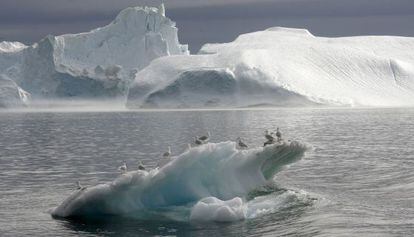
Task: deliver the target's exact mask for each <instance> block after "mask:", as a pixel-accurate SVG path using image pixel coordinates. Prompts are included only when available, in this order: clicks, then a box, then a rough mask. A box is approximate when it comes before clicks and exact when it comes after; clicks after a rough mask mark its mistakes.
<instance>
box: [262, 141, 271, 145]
mask: <svg viewBox="0 0 414 237" xmlns="http://www.w3.org/2000/svg"><path fill="white" fill-rule="evenodd" d="M272 144H273V140H272V141H270V140H267V141H265V143H264V144H263V146H267V145H272Z"/></svg>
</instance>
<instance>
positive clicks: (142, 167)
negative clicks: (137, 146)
mask: <svg viewBox="0 0 414 237" xmlns="http://www.w3.org/2000/svg"><path fill="white" fill-rule="evenodd" d="M138 170H145V166H144V164H142V161H139V164H138Z"/></svg>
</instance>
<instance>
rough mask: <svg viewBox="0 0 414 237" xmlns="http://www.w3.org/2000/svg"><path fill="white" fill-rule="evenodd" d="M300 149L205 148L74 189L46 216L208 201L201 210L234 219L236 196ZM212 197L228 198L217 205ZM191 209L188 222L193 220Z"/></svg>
mask: <svg viewBox="0 0 414 237" xmlns="http://www.w3.org/2000/svg"><path fill="white" fill-rule="evenodd" d="M305 150H306V147H305V146H304V145H303V144H300V143H298V142H292V143H284V144H279V145H272V146H267V147H265V148H253V149H249V150H237V149H236V144H235V143H234V142H222V143H209V144H205V145H202V146H198V147H195V148H192V149H190V150H188V151H186V152H184V153H182V154H180V155H178V156H176V157H172V158H171V161H170V162H169V163H168V164H166V165H165V166H163V167H162V168H159V169H154V170H150V171H149V172H147V171H140V170H136V171H130V172H128V173H126V174H122V175H121V176H119V177H118V178H116V179H115V180H114V181H113V182H109V183H106V184H100V185H96V186H92V187H87V188H86V189H82V190H78V191H75V192H74V193H72V194H71V195H70V196H69V197H67V198H66V199H65V200H64V201H63V202H62V204H60V205H59V206H58V207H56V208H55V209H54V210H53V211H52V215H53V216H56V217H76V216H89V217H90V216H100V215H103V214H111V215H132V216H135V215H140V214H142V213H143V212H144V211H145V210H159V209H160V208H171V207H177V206H182V207H184V206H188V205H192V204H194V203H196V202H197V201H199V200H201V199H203V198H206V197H214V198H216V199H214V200H215V201H214V202H215V203H216V204H217V205H216V207H217V208H214V207H212V206H210V208H207V209H213V210H211V213H219V214H217V215H219V216H217V215H214V217H216V218H215V220H217V221H230V220H234V219H238V217H239V216H240V215H239V214H238V213H239V211H240V210H239V208H240V207H241V202H240V200H239V199H237V197H240V196H246V195H247V194H248V193H249V192H250V191H252V190H253V189H255V188H258V187H261V186H262V185H264V184H266V182H267V180H269V179H271V178H272V177H273V176H274V174H275V173H277V172H278V171H280V170H281V169H282V168H283V167H285V166H286V165H288V164H291V163H293V162H295V161H297V160H299V159H300V158H301V157H302V156H303V154H304V152H305ZM114 169H116V167H114ZM234 198H236V199H234ZM218 199H221V200H230V199H234V200H233V201H229V202H224V203H223V202H220V201H219V200H218ZM208 200H211V199H208ZM206 202H207V201H206V200H204V201H203V203H206ZM210 203H211V202H210ZM200 205H202V204H200ZM200 205H199V206H200ZM219 206H226V207H225V208H226V209H227V207H229V208H230V211H228V212H225V211H226V210H221V211H220V210H219V209H220V208H219ZM196 209H197V208H196ZM196 209H194V212H195V213H193V219H194V220H195V219H198V217H197V216H199V214H197V211H196ZM199 209H202V207H200V208H199ZM204 209H205V208H204ZM204 209H203V210H201V211H200V212H204ZM232 212H233V214H235V215H233V214H232ZM236 217H237V218H236ZM211 220H213V219H211Z"/></svg>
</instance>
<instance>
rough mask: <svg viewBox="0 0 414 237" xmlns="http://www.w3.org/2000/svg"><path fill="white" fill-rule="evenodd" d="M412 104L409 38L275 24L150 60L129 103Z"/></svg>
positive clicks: (413, 43) (413, 46)
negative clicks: (334, 34) (318, 32)
mask: <svg viewBox="0 0 414 237" xmlns="http://www.w3.org/2000/svg"><path fill="white" fill-rule="evenodd" d="M321 104H325V105H337V106H412V105H414V38H409V37H394V36H360V37H345V38H324V37H316V36H314V35H312V34H311V33H310V32H308V31H307V30H304V29H290V28H281V27H275V28H270V29H267V30H265V31H260V32H254V33H248V34H243V35H240V36H239V37H238V38H237V39H236V40H235V41H234V42H230V43H223V44H207V45H204V46H203V47H202V49H201V50H200V52H199V54H198V55H186V56H171V57H163V58H159V59H156V60H154V61H153V62H152V63H151V64H150V65H149V66H148V67H146V68H145V69H143V70H142V71H140V72H139V73H138V74H137V75H136V78H135V81H134V82H133V83H132V85H131V87H130V90H129V95H128V106H129V107H132V108H141V107H163V108H176V107H205V106H208V107H235V106H236V107H237V106H240V107H243V106H257V105H268V106H272V105H273V106H285V105H289V106H292V105H300V106H303V105H321Z"/></svg>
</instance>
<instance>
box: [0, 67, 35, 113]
mask: <svg viewBox="0 0 414 237" xmlns="http://www.w3.org/2000/svg"><path fill="white" fill-rule="evenodd" d="M29 99H30V94H29V93H27V92H26V91H24V90H23V89H22V88H20V87H19V86H17V84H16V83H15V82H14V81H13V80H11V79H9V78H7V77H5V76H4V75H0V108H16V107H24V106H27V105H28V103H29Z"/></svg>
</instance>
